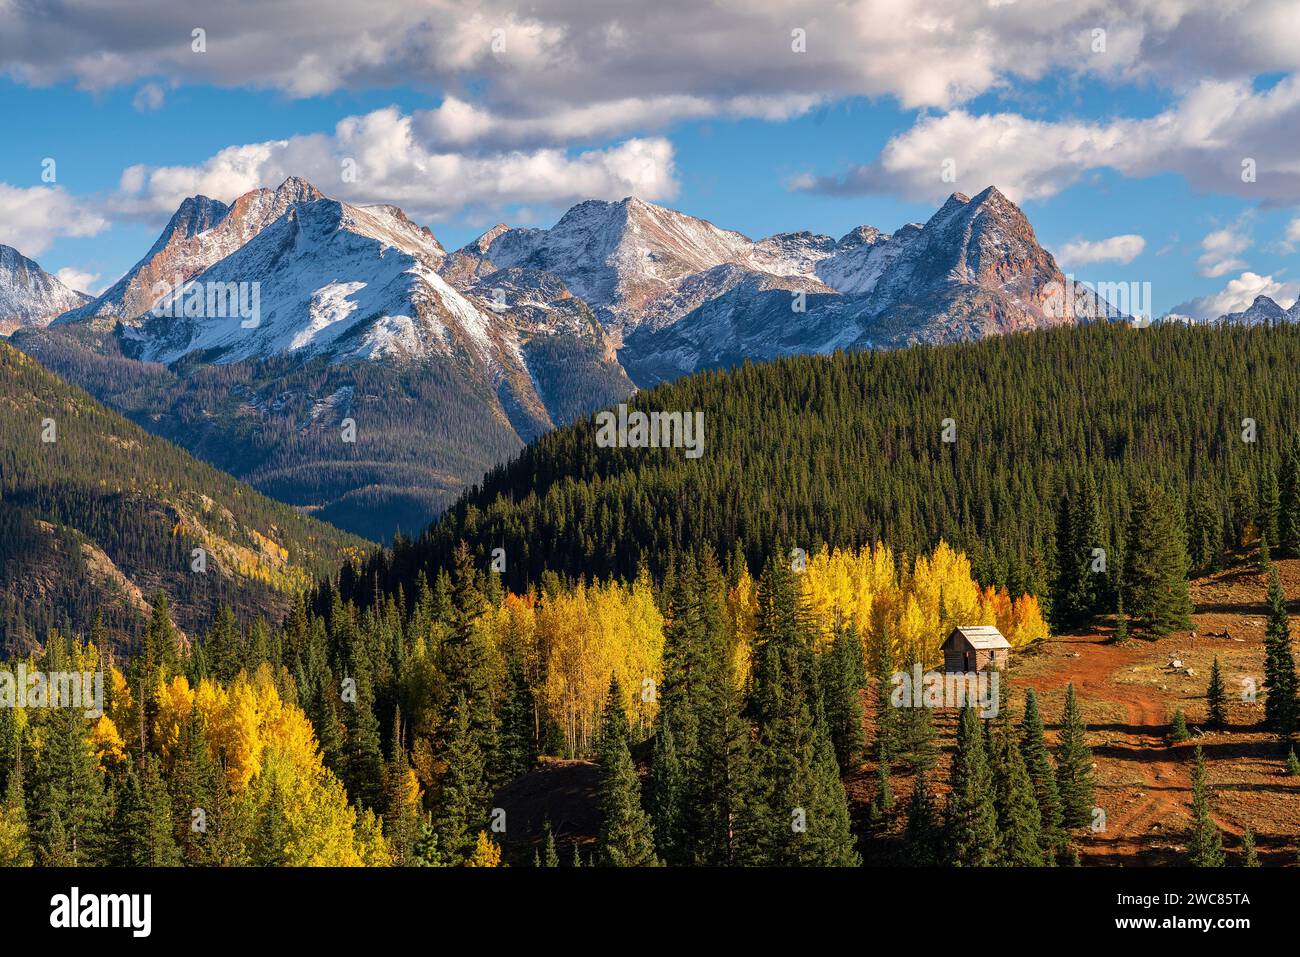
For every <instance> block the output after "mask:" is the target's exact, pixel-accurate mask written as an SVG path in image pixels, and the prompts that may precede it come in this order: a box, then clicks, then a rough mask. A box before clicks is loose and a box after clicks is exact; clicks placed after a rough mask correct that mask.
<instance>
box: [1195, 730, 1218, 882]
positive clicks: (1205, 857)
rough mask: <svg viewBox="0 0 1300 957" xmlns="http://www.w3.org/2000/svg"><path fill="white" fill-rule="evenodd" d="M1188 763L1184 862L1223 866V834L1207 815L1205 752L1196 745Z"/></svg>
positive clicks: (1207, 783)
mask: <svg viewBox="0 0 1300 957" xmlns="http://www.w3.org/2000/svg"><path fill="white" fill-rule="evenodd" d="M1193 761H1194V764H1193V766H1192V833H1191V837H1190V839H1189V840H1188V842H1187V863H1188V864H1190V865H1191V866H1192V867H1222V866H1223V857H1224V855H1223V835H1222V834H1221V833H1220V831H1219V825H1217V824H1216V823H1214V818H1213V817H1212V816H1211V807H1210V790H1209V782H1208V780H1207V778H1206V771H1205V756H1204V755H1203V754H1202V753H1201V746H1200V745H1199V744H1198V745H1197V746H1196V753H1195V756H1194V758H1193Z"/></svg>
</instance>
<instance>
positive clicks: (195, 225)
mask: <svg viewBox="0 0 1300 957" xmlns="http://www.w3.org/2000/svg"><path fill="white" fill-rule="evenodd" d="M320 198H321V193H320V191H319V190H318V189H316V187H315V186H313V185H312V184H311V183H308V182H307V181H306V180H304V179H301V178H299V177H297V176H291V177H289V178H288V179H286V180H285V181H284V182H283V183H282V184H281V185H280V186H279V187H278V188H277V189H273V190H272V189H255V190H252V191H251V192H248V193H245V194H244V195H242V196H240V197H239V198H238V199H236V200H235V201H234V202H233V203H231V204H230V205H229V206H227V205H226V204H225V203H222V202H220V201H219V200H215V199H209V198H208V197H207V196H191V197H189V198H188V199H186V200H185V201H184V202H182V203H181V205H180V207H179V208H178V209H177V210H176V212H175V213H174V214H173V215H172V218H171V220H170V221H169V222H168V223H167V226H166V227H165V228H164V229H163V231H162V234H161V235H160V236H159V237H158V239H157V241H155V242H154V244H153V246H152V247H150V249H149V251H148V252H147V253H145V255H144V258H142V259H141V260H140V261H139V262H138V263H136V264H135V265H134V266H132V267H131V268H130V269H129V270H127V273H126V275H125V276H123V277H122V278H121V279H119V280H118V281H117V282H115V283H114V284H113V285H112V286H110V287H109V288H108V289H106V290H104V292H103V293H101V294H100V295H99V296H97V297H96V298H95V299H94V300H93V301H91V302H88V303H86V304H85V305H84V306H82V307H81V308H78V309H73V310H72V311H70V312H68V313H67V314H65V315H63V316H60V317H59V322H60V323H69V322H87V321H100V322H103V323H105V324H106V325H108V326H111V325H113V323H114V322H115V321H117V320H123V321H125V322H127V323H131V324H134V323H136V322H139V321H140V319H141V317H143V316H144V315H145V314H146V313H147V312H148V311H149V310H150V309H151V308H152V307H153V305H154V303H155V302H157V301H158V299H159V298H160V297H161V295H162V294H163V292H162V290H164V289H166V290H170V289H175V288H177V287H178V286H180V285H181V284H183V283H186V282H188V281H189V280H191V279H193V278H194V277H195V276H197V275H198V274H199V273H201V272H203V270H205V269H207V268H208V267H209V266H212V265H214V264H215V263H218V262H220V261H221V260H222V259H225V258H226V257H227V256H229V255H230V254H231V253H233V252H235V251H236V250H238V249H239V248H240V247H241V246H243V245H244V244H245V243H247V242H248V241H249V240H251V239H252V238H253V237H255V236H256V235H257V234H258V233H259V232H261V231H262V230H263V229H265V228H266V227H267V226H269V225H271V224H272V223H273V222H275V221H276V220H277V219H279V218H280V217H281V216H283V215H284V214H285V213H286V212H288V211H289V210H290V209H291V208H293V207H294V206H296V205H298V204H300V203H308V202H312V201H314V200H317V199H320Z"/></svg>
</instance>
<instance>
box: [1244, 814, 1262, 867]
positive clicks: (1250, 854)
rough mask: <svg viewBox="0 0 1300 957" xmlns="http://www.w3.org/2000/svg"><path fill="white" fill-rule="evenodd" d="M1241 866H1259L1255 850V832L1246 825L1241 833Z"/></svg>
mask: <svg viewBox="0 0 1300 957" xmlns="http://www.w3.org/2000/svg"><path fill="white" fill-rule="evenodd" d="M1241 866H1242V867H1259V854H1258V853H1257V852H1256V850H1255V833H1254V832H1253V831H1252V830H1251V829H1250V825H1249V824H1247V825H1246V830H1245V831H1244V832H1243V833H1242V835H1241Z"/></svg>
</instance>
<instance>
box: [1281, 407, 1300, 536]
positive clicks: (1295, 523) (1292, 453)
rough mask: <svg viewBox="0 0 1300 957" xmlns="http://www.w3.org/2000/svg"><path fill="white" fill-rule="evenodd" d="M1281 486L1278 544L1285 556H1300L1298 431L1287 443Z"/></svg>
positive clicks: (1299, 458) (1283, 459)
mask: <svg viewBox="0 0 1300 957" xmlns="http://www.w3.org/2000/svg"><path fill="white" fill-rule="evenodd" d="M1281 486H1282V488H1281V492H1280V499H1279V502H1278V507H1279V509H1280V514H1279V516H1278V545H1279V546H1280V547H1281V551H1282V554H1283V555H1285V556H1286V557H1287V558H1300V433H1297V434H1296V435H1293V436H1292V437H1291V441H1290V442H1289V443H1288V444H1287V448H1286V453H1285V455H1284V456H1283V458H1282V478H1281Z"/></svg>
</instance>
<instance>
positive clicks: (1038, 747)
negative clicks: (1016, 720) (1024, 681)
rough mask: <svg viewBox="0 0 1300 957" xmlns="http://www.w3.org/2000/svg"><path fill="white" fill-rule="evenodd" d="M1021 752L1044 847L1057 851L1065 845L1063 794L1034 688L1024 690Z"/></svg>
mask: <svg viewBox="0 0 1300 957" xmlns="http://www.w3.org/2000/svg"><path fill="white" fill-rule="evenodd" d="M1020 752H1021V754H1022V755H1023V756H1024V759H1025V771H1026V773H1027V774H1028V775H1029V780H1030V783H1031V785H1032V786H1033V789H1034V802H1035V803H1036V804H1037V805H1038V810H1039V819H1040V826H1041V831H1042V846H1043V850H1044V851H1046V852H1048V855H1049V858H1050V856H1051V855H1054V854H1057V853H1059V852H1060V851H1061V849H1062V847H1063V846H1064V837H1065V835H1064V834H1063V833H1062V830H1061V827H1062V809H1061V795H1060V791H1059V790H1058V789H1057V786H1056V769H1055V767H1054V766H1053V764H1052V758H1051V755H1050V753H1049V752H1048V749H1047V740H1046V736H1045V734H1044V730H1043V716H1042V714H1041V713H1040V712H1039V710H1038V697H1037V695H1035V694H1034V689H1033V688H1029V689H1027V690H1026V691H1025V717H1024V720H1022V721H1021V723H1020Z"/></svg>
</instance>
